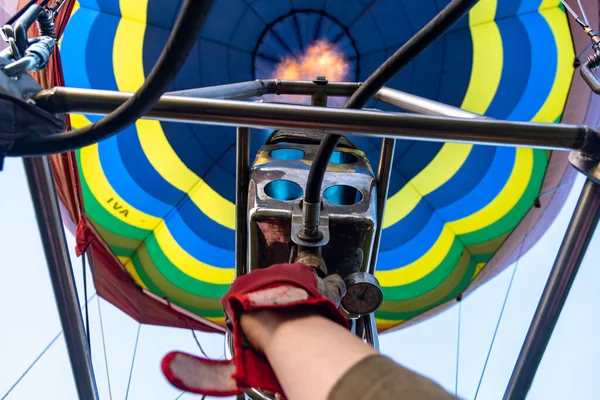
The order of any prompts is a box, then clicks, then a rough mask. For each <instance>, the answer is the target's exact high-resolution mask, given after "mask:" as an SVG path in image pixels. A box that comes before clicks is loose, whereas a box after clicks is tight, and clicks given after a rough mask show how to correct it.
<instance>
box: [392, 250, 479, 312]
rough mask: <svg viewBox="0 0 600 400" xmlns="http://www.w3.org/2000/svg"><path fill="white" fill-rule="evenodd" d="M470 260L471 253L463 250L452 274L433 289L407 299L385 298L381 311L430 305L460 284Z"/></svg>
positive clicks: (409, 309)
mask: <svg viewBox="0 0 600 400" xmlns="http://www.w3.org/2000/svg"><path fill="white" fill-rule="evenodd" d="M471 262H472V260H471V255H470V254H469V253H467V252H463V254H462V255H461V257H460V260H458V262H457V263H456V267H455V268H454V270H453V271H452V274H450V276H448V278H447V279H446V280H444V281H443V282H442V283H441V284H440V285H439V286H438V287H436V288H435V289H434V290H431V291H429V292H427V293H425V294H424V295H422V296H418V297H413V298H410V299H407V300H399V301H389V300H387V299H386V300H385V301H384V302H383V304H382V306H381V311H388V312H409V311H413V310H415V309H421V308H426V307H430V306H431V305H432V304H434V303H436V302H437V301H439V300H440V299H441V298H443V297H445V296H446V295H447V294H448V293H451V292H452V291H453V290H454V289H455V288H456V287H457V286H458V285H459V284H460V282H461V281H462V279H463V278H464V276H465V274H466V273H468V268H469V265H470V263H471Z"/></svg>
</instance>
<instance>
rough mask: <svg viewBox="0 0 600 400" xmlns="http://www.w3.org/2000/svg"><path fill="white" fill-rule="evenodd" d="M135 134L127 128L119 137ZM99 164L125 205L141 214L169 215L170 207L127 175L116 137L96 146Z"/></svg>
mask: <svg viewBox="0 0 600 400" xmlns="http://www.w3.org/2000/svg"><path fill="white" fill-rule="evenodd" d="M130 134H136V131H135V128H134V127H129V128H127V129H125V130H124V131H123V132H121V135H130ZM98 154H99V156H100V163H101V165H102V170H103V171H104V175H105V176H106V179H107V180H108V182H109V183H110V185H111V186H112V188H113V189H114V190H115V192H117V193H119V195H120V196H121V197H122V198H123V200H125V201H126V202H127V203H129V204H131V205H132V206H133V207H135V208H136V209H138V210H140V211H142V212H143V213H146V214H149V215H152V216H154V217H157V218H163V217H164V216H165V215H167V214H168V213H169V211H170V210H171V208H172V205H170V204H165V203H163V202H161V201H160V200H157V199H156V198H154V197H152V196H151V195H150V194H148V193H147V192H146V191H144V190H143V189H142V188H140V186H139V185H138V184H137V182H136V181H135V180H134V179H133V178H132V177H131V176H130V175H129V174H128V173H127V168H126V167H125V165H124V164H123V160H122V159H121V154H120V153H119V146H118V143H117V139H116V137H114V136H113V137H111V138H109V139H107V140H103V141H102V142H100V143H99V144H98Z"/></svg>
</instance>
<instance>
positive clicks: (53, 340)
mask: <svg viewBox="0 0 600 400" xmlns="http://www.w3.org/2000/svg"><path fill="white" fill-rule="evenodd" d="M61 335H62V331H60V332H59V333H58V335H56V336H54V339H52V341H51V342H50V343H48V345H47V346H46V347H45V348H44V350H42V352H41V353H40V355H38V356H37V357H36V358H35V360H33V362H32V363H31V364H30V365H29V367H27V369H26V370H25V372H23V373H22V374H21V376H20V377H19V379H17V381H16V382H15V383H13V385H12V386H11V387H10V388H9V389H8V391H7V392H6V393H4V396H2V399H5V398H6V397H7V396H8V395H9V394H10V392H12V391H13V389H14V388H15V387H17V385H18V384H19V382H21V380H22V379H23V378H25V375H27V373H28V372H29V371H30V370H31V369H32V368H33V367H34V366H35V364H37V362H38V361H39V360H40V358H42V356H43V355H44V354H46V352H47V351H48V350H49V349H50V347H51V346H52V345H53V344H54V342H56V340H57V339H58V338H59V337H60V336H61Z"/></svg>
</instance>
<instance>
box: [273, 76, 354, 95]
mask: <svg viewBox="0 0 600 400" xmlns="http://www.w3.org/2000/svg"><path fill="white" fill-rule="evenodd" d="M360 85H361V83H359V82H327V85H322V84H317V83H315V82H313V81H290V80H279V79H276V85H275V92H274V94H295V95H312V94H313V93H315V92H316V91H317V90H319V91H323V92H325V94H326V95H327V96H331V97H348V96H352V93H354V92H355V91H356V89H358V87H359V86H360Z"/></svg>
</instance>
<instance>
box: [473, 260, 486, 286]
mask: <svg viewBox="0 0 600 400" xmlns="http://www.w3.org/2000/svg"><path fill="white" fill-rule="evenodd" d="M486 264H487V263H484V262H482V263H479V264H477V265H476V266H475V272H474V273H473V276H472V277H471V282H473V281H474V280H475V278H477V275H479V273H480V272H481V270H482V269H483V267H485V266H486Z"/></svg>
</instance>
